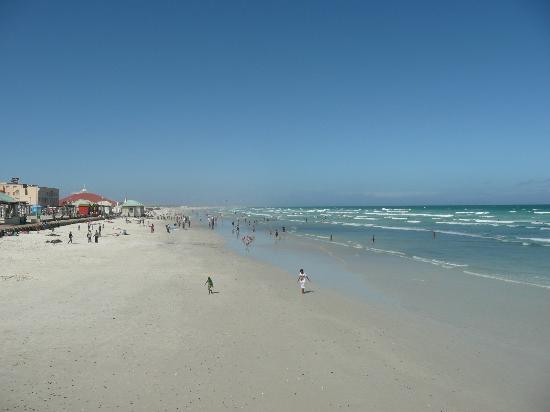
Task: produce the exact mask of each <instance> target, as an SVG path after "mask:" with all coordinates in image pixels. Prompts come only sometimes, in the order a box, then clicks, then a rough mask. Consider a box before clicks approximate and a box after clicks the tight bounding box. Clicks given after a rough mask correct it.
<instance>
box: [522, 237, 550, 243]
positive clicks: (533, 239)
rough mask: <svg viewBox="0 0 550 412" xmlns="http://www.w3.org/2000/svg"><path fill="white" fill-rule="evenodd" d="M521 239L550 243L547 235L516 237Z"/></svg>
mask: <svg viewBox="0 0 550 412" xmlns="http://www.w3.org/2000/svg"><path fill="white" fill-rule="evenodd" d="M518 239H521V240H530V241H531V242H541V243H550V238H547V237H518Z"/></svg>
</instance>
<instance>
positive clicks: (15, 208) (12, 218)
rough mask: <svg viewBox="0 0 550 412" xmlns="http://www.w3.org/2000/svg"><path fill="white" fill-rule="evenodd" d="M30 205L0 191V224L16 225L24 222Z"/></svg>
mask: <svg viewBox="0 0 550 412" xmlns="http://www.w3.org/2000/svg"><path fill="white" fill-rule="evenodd" d="M29 209H30V206H29V205H27V204H26V203H24V202H18V201H17V200H16V199H14V198H13V197H11V196H9V195H7V194H5V193H4V192H0V224H8V225H18V224H20V223H24V222H25V219H26V216H27V215H28V214H29V212H30V210H29Z"/></svg>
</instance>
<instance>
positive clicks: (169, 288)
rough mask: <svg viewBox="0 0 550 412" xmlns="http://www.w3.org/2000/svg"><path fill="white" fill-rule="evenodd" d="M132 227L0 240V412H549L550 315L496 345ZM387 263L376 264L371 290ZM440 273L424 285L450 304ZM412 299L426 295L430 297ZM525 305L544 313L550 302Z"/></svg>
mask: <svg viewBox="0 0 550 412" xmlns="http://www.w3.org/2000/svg"><path fill="white" fill-rule="evenodd" d="M136 222H137V221H136V220H133V221H132V223H126V222H125V221H124V220H123V219H116V220H114V221H113V223H109V222H105V223H104V224H105V228H104V230H103V234H102V237H101V238H100V239H99V243H98V244H95V243H92V244H88V243H87V240H86V237H85V233H86V231H85V230H84V229H85V226H84V225H82V227H81V230H80V231H78V229H77V225H70V226H65V227H61V228H56V229H55V232H54V233H57V234H59V235H60V236H59V239H61V240H63V243H59V244H55V245H54V244H51V243H46V240H50V239H53V237H51V236H50V237H48V236H46V235H47V234H48V233H49V231H42V232H40V233H30V234H22V235H20V236H18V237H10V238H3V239H1V240H0V271H1V273H0V276H2V277H1V281H0V302H1V309H2V310H1V311H0V317H1V323H0V324H1V325H2V326H1V331H2V337H3V339H2V343H1V345H2V348H1V350H0V365H1V366H0V409H1V410H6V411H7V410H10V411H11V410H13V411H17V410H51V411H60V410H70V411H73V410H85V411H86V410H97V409H104V410H117V409H118V410H143V411H151V410H170V411H172V410H226V409H227V410H232V409H241V410H262V411H279V410H288V411H298V410H300V411H303V410H311V411H332V410H338V409H345V410H356V411H363V410H375V411H396V410H410V411H425V410H433V411H472V410H475V411H477V410H479V411H520V410H521V411H541V412H543V411H547V410H548V408H549V405H550V395H549V391H548V388H549V384H550V368H549V365H550V362H549V357H548V355H547V354H546V352H545V351H544V350H542V349H541V348H542V344H541V339H543V338H544V337H546V336H547V333H548V330H547V329H546V328H547V323H545V322H546V321H541V320H540V319H539V318H543V317H544V316H545V315H547V313H548V312H546V309H547V308H548V306H537V307H535V308H534V309H533V308H528V310H530V311H533V312H536V311H537V308H538V309H540V313H538V316H539V318H537V319H536V322H537V323H536V325H538V329H537V328H535V329H537V330H535V331H534V332H533V335H532V337H533V342H532V343H533V345H532V346H525V345H524V344H523V341H521V340H519V341H518V342H514V339H515V338H517V335H510V336H508V335H505V336H504V338H503V340H501V341H498V340H497V339H496V338H495V336H501V332H502V331H506V328H507V326H506V324H503V325H500V326H498V327H496V326H495V331H494V332H491V333H488V334H484V333H480V332H479V330H481V328H480V329H479V330H478V329H476V328H475V327H470V326H469V325H461V324H460V322H456V321H451V320H449V318H450V316H448V315H445V316H442V317H441V318H437V317H436V316H431V313H427V312H425V311H423V310H421V309H422V308H423V307H424V306H422V302H419V301H418V302H417V304H418V305H417V306H418V307H420V308H421V309H419V310H416V306H414V305H413V303H409V302H407V304H406V305H403V306H394V305H387V304H385V303H384V302H382V301H380V300H378V299H376V298H375V297H372V298H370V297H369V296H366V297H363V298H357V297H354V296H353V295H352V294H349V295H348V294H345V293H342V291H341V290H339V289H338V288H332V287H330V286H329V285H327V284H326V283H323V282H317V281H316V278H315V274H314V273H310V275H311V278H312V282H311V283H308V284H307V286H306V288H307V290H308V291H309V292H310V293H306V294H304V295H302V294H301V293H300V290H299V286H298V284H297V283H296V276H297V270H298V269H299V267H296V271H295V272H292V271H291V270H289V269H287V270H285V269H284V268H282V267H281V266H277V265H276V264H274V262H271V263H270V262H267V261H266V260H265V259H263V260H262V259H260V258H258V257H254V256H252V255H251V256H247V255H246V254H245V253H238V252H237V251H235V250H234V249H233V248H231V247H228V245H227V239H226V238H225V237H224V236H222V235H220V234H219V233H218V231H217V230H209V229H207V228H206V227H205V226H203V225H199V224H198V222H196V221H194V222H193V225H192V227H191V228H190V229H187V230H181V229H180V230H175V231H173V232H172V233H167V232H166V230H164V228H163V224H164V223H166V222H164V221H155V220H152V221H151V222H153V223H154V224H155V226H156V230H155V233H150V231H149V229H148V228H147V227H145V226H141V225H138V224H137V223H136ZM227 224H228V222H225V225H227ZM117 228H118V229H117ZM122 230H126V231H127V233H128V235H127V236H125V235H119V234H120V233H121V232H122ZM69 231H72V233H73V235H74V244H67V243H66V242H67V240H68V237H67V236H68V233H69ZM303 247H306V246H303ZM308 263H309V262H307V261H306V262H304V265H303V266H304V267H305V269H306V273H307V272H308ZM386 263H387V262H386V261H384V262H381V263H379V264H373V266H372V267H371V268H370V271H371V272H372V273H371V277H370V278H369V281H370V282H372V283H373V284H377V283H376V282H377V276H381V275H382V274H384V273H386V271H387V267H386V266H384V265H385V264H386ZM391 267H392V268H393V267H396V266H391ZM399 268H400V269H399V270H400V271H407V270H408V269H407V265H402V266H399ZM437 270H438V269H437V268H436V267H432V268H430V270H426V276H425V277H424V278H423V282H419V283H426V282H428V283H431V284H436V285H437V286H438V287H439V288H440V290H444V289H445V288H444V287H443V286H441V284H438V283H437V282H438V281H437V279H438V278H437V273H438V272H437ZM394 275H395V274H394ZM208 276H211V277H212V279H213V282H214V292H215V293H214V294H212V295H209V294H208V291H207V288H206V286H205V282H206V279H207V277H208ZM337 276H338V274H335V277H336V278H337ZM468 280H473V279H468ZM475 281H476V282H488V281H490V279H480V280H479V279H477V278H476V279H475ZM395 282H396V283H398V280H397V279H395ZM462 282H466V281H464V280H462ZM384 285H387V283H384ZM411 285H412V284H406V285H405V288H409V289H411V293H413V294H414V296H427V297H430V299H431V298H432V297H433V293H432V294H430V293H429V292H426V291H425V290H424V291H416V292H415V291H414V290H412V289H413V287H416V288H418V285H417V284H415V285H416V286H411ZM472 285H474V286H472ZM478 285H479V283H476V284H472V283H468V284H467V285H463V289H462V290H466V291H468V290H469V291H471V292H472V293H474V292H475V290H478V287H479V286H478ZM384 287H386V286H384ZM503 287H516V288H527V287H528V286H525V285H508V284H505V285H504V286H503ZM380 289H383V287H382V286H381V287H380ZM506 290H507V291H508V292H506V291H504V292H503V293H515V292H510V291H509V289H506ZM521 290H526V291H527V292H525V293H527V294H531V293H536V294H537V295H536V296H535V295H533V296H531V295H530V296H529V298H532V299H534V301H535V302H544V297H545V296H546V295H544V294H547V293H548V291H547V290H546V289H541V288H539V289H535V290H536V292H531V289H521ZM448 293H449V296H452V291H451V292H448ZM388 294H389V293H388ZM471 296H473V295H471ZM418 299H421V298H418ZM465 301H466V303H463V305H464V307H467V306H468V299H466V300H465ZM470 301H471V302H479V301H480V299H478V298H476V297H475V296H473V297H471V299H470ZM448 302H451V303H452V302H453V300H452V299H449V300H448ZM445 304H446V299H444V298H441V301H439V302H435V303H434V305H436V306H437V307H442V306H445ZM502 304H503V305H504V304H505V302H504V303H502ZM541 305H543V304H541ZM495 307H496V306H491V307H487V308H477V309H476V310H473V309H472V311H473V313H475V314H478V313H485V312H486V310H487V311H489V312H490V311H491V310H493V309H494V308H495ZM459 309H461V308H459ZM459 309H457V310H459ZM442 313H451V312H444V311H443V312H442ZM513 321H514V322H516V320H513ZM483 329H485V328H484V327H483Z"/></svg>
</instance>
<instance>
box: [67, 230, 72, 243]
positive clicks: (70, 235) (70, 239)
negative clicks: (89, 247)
mask: <svg viewBox="0 0 550 412" xmlns="http://www.w3.org/2000/svg"><path fill="white" fill-rule="evenodd" d="M67 243H73V232H69V241H68V242H67Z"/></svg>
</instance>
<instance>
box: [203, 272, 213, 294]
mask: <svg viewBox="0 0 550 412" xmlns="http://www.w3.org/2000/svg"><path fill="white" fill-rule="evenodd" d="M204 284H205V285H208V294H209V295H211V294H212V293H214V291H213V290H212V289H213V288H214V282H212V278H211V277H210V276H208V279H206V282H205V283H204Z"/></svg>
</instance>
